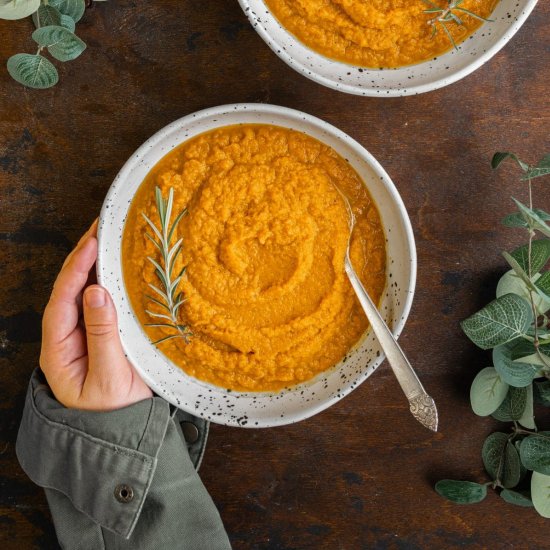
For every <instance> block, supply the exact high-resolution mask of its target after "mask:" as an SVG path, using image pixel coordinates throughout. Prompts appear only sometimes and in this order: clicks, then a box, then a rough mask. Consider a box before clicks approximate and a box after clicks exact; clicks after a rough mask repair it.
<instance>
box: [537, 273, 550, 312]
mask: <svg viewBox="0 0 550 550" xmlns="http://www.w3.org/2000/svg"><path fill="white" fill-rule="evenodd" d="M535 286H536V287H537V288H538V289H539V290H540V291H541V292H542V293H543V294H545V295H546V296H547V297H548V300H550V271H546V272H545V273H543V274H542V275H541V276H540V277H539V278H538V279H537V280H536V281H535ZM548 309H550V308H548ZM548 309H546V310H543V311H548Z"/></svg>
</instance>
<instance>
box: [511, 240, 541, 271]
mask: <svg viewBox="0 0 550 550" xmlns="http://www.w3.org/2000/svg"><path fill="white" fill-rule="evenodd" d="M510 255H511V256H512V257H513V258H514V259H515V260H516V261H517V262H518V264H519V265H520V266H521V269H523V271H525V273H529V245H528V244H525V245H523V246H520V247H519V248H516V249H515V250H514V251H513V252H511V253H510ZM549 259H550V239H538V240H535V241H533V242H532V243H531V275H534V274H535V273H538V272H539V271H540V270H541V269H542V268H543V267H544V266H545V265H546V263H547V262H548V260H549Z"/></svg>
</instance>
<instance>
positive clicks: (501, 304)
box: [435, 152, 550, 517]
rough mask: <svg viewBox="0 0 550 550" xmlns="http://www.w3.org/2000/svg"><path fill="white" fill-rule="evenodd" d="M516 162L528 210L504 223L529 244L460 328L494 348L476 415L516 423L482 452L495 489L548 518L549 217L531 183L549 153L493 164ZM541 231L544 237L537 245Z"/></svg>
mask: <svg viewBox="0 0 550 550" xmlns="http://www.w3.org/2000/svg"><path fill="white" fill-rule="evenodd" d="M505 159H512V160H514V161H515V162H516V163H517V164H518V166H519V167H520V168H521V170H522V171H523V176H522V178H521V180H522V181H525V182H527V188H528V197H529V202H528V205H525V204H522V203H521V202H519V201H517V200H516V199H513V200H514V202H515V204H516V206H517V208H518V211H516V212H514V213H513V214H510V215H509V216H506V217H505V218H504V220H503V223H504V225H506V226H508V227H515V228H522V229H526V230H527V233H528V239H527V243H526V244H525V245H523V246H520V247H518V248H516V249H515V250H513V251H512V252H509V253H508V252H504V253H503V256H504V258H505V259H506V261H507V262H508V264H509V265H510V267H511V268H512V270H511V271H508V272H507V273H505V274H504V275H503V276H502V278H501V280H500V281H499V285H498V287H497V298H496V299H495V300H493V301H492V302H491V303H489V304H487V305H486V306H485V307H484V308H482V309H481V310H480V311H478V312H477V313H474V314H473V315H471V316H470V317H469V318H468V319H466V320H464V321H463V322H462V323H461V326H462V329H463V330H464V332H465V334H466V335H467V336H468V337H469V338H470V339H471V340H472V342H474V343H475V344H476V345H477V346H479V347H480V348H482V349H484V350H489V349H491V350H492V360H493V366H491V367H486V368H484V369H483V370H481V371H480V372H479V373H478V374H477V376H476V377H475V379H474V381H473V382H472V386H471V389H470V403H471V405H472V409H473V411H474V413H475V414H477V415H478V416H492V417H493V418H495V419H496V420H498V421H500V422H512V423H513V426H512V432H511V433H504V432H501V431H499V432H494V433H492V434H491V435H489V437H487V439H486V440H485V442H484V444H483V447H482V452H481V456H482V460H483V464H484V466H485V469H486V471H487V473H488V474H489V476H490V479H491V480H492V482H490V483H489V485H490V486H492V487H493V489H495V490H497V491H499V495H500V497H501V498H502V499H503V500H505V501H506V502H508V503H511V504H516V505H518V506H534V507H535V509H536V510H537V511H538V512H539V513H540V514H541V515H542V516H544V517H550V515H549V514H550V512H548V509H547V503H548V502H549V501H550V433H541V432H538V431H537V425H536V424H535V408H534V405H535V404H537V405H542V406H545V407H550V358H549V357H548V355H547V354H548V353H549V351H548V350H549V346H550V332H549V330H548V328H549V327H548V311H549V310H550V272H548V271H547V270H546V271H545V266H547V264H548V262H549V260H550V225H549V224H548V221H549V220H550V213H549V212H545V211H544V210H540V209H534V208H533V202H534V201H533V186H532V180H533V179H534V178H538V177H541V176H550V155H546V156H545V157H543V158H542V159H541V160H540V161H539V162H538V163H537V164H536V165H534V166H531V165H529V164H527V163H525V162H523V161H522V160H520V159H519V158H518V157H517V156H516V155H514V154H513V153H507V152H506V153H496V154H495V155H494V157H493V160H492V163H491V164H492V167H493V168H497V167H498V166H499V165H500V164H501V162H502V161H503V160H505ZM537 233H540V234H542V235H543V237H544V238H539V239H536V240H535V236H536V234H537ZM487 486H488V484H486V483H485V484H483V483H474V482H472V481H460V480H452V479H447V480H441V481H439V482H438V483H437V484H436V487H435V489H436V491H437V492H438V493H439V494H440V495H442V496H444V497H445V498H447V499H449V500H451V501H453V502H457V503H461V504H468V503H473V502H480V501H481V500H483V499H484V498H485V497H486V495H487Z"/></svg>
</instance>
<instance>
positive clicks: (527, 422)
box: [518, 384, 537, 430]
mask: <svg viewBox="0 0 550 550" xmlns="http://www.w3.org/2000/svg"><path fill="white" fill-rule="evenodd" d="M518 422H519V423H520V424H521V425H522V426H523V427H524V428H527V429H529V430H536V429H537V426H536V425H535V411H534V403H533V385H532V384H529V386H527V401H526V403H525V409H524V410H523V414H522V415H521V417H520V418H519V419H518Z"/></svg>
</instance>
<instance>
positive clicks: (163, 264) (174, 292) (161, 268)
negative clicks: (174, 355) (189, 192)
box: [141, 187, 192, 344]
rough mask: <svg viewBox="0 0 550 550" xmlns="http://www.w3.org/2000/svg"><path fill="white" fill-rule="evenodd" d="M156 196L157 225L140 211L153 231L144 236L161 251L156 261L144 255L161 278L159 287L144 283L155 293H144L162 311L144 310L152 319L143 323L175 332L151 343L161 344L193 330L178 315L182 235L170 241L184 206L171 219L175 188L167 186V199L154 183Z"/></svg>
mask: <svg viewBox="0 0 550 550" xmlns="http://www.w3.org/2000/svg"><path fill="white" fill-rule="evenodd" d="M155 200H156V205H157V213H158V217H159V222H160V227H157V226H156V225H155V224H154V223H153V222H152V221H151V219H150V218H149V217H148V216H147V215H146V214H145V213H143V212H142V213H141V215H142V216H143V219H144V220H145V221H146V222H147V225H148V226H149V228H150V229H151V231H152V232H153V234H152V235H151V234H150V233H145V236H146V237H147V238H148V239H149V240H150V241H151V242H152V243H153V244H154V245H155V248H156V249H157V250H158V251H159V252H160V258H159V260H158V261H157V260H156V259H155V258H153V257H151V256H147V260H148V261H149V262H150V263H151V264H152V265H153V267H154V268H155V273H156V275H157V277H158V279H159V281H160V288H159V287H158V286H156V285H154V284H152V283H147V284H148V285H149V288H150V289H151V290H152V291H153V293H154V294H155V295H156V297H155V296H151V295H146V297H147V298H148V299H149V301H150V302H151V303H153V304H155V305H156V306H158V307H159V308H160V310H161V311H162V313H159V312H158V311H152V310H150V309H146V310H145V311H146V312H147V314H148V315H149V316H150V317H152V318H153V319H154V320H155V322H153V323H147V324H146V325H145V326H147V327H163V328H170V329H173V330H174V331H175V333H174V334H169V335H168V336H165V337H163V338H161V339H159V340H156V341H155V342H153V344H160V343H161V342H165V341H167V340H171V339H172V338H183V339H184V340H185V341H186V342H189V338H190V337H191V336H192V332H191V331H190V330H189V328H188V326H187V325H183V324H181V323H180V321H179V315H178V313H179V309H180V307H181V306H182V305H183V304H184V303H185V301H186V300H185V298H184V296H183V291H180V290H178V287H179V285H180V283H181V281H182V280H183V277H184V275H185V271H186V269H187V266H183V267H182V268H181V270H180V271H179V273H178V274H177V275H176V276H174V267H175V264H176V260H177V258H178V257H179V255H180V254H181V251H182V246H183V239H181V238H180V239H178V240H177V241H176V242H175V244H173V245H172V244H171V242H172V239H173V237H174V235H175V232H176V228H177V226H178V224H179V222H180V221H181V219H182V218H183V216H185V215H186V214H187V209H184V210H182V211H181V212H180V213H179V214H178V215H177V216H176V217H175V219H174V221H173V222H172V223H170V220H171V217H172V209H173V205H174V190H173V189H172V188H170V190H169V191H168V199H166V200H165V199H164V197H163V196H162V192H161V190H160V189H159V188H158V187H156V188H155Z"/></svg>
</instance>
